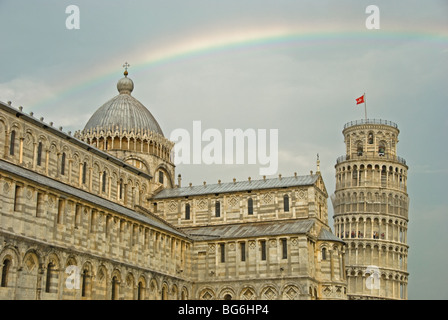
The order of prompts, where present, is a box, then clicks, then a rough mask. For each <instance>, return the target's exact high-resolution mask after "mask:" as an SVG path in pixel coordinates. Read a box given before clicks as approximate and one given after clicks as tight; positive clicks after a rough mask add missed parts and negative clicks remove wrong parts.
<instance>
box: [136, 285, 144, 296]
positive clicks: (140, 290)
mask: <svg viewBox="0 0 448 320" xmlns="http://www.w3.org/2000/svg"><path fill="white" fill-rule="evenodd" d="M143 299H144V296H143V283H142V282H141V281H140V282H139V283H138V289H137V300H143Z"/></svg>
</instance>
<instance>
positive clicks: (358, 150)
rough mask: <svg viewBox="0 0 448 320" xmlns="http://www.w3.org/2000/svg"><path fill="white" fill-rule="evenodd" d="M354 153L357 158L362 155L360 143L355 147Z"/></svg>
mask: <svg viewBox="0 0 448 320" xmlns="http://www.w3.org/2000/svg"><path fill="white" fill-rule="evenodd" d="M356 153H357V155H358V156H362V154H363V148H362V143H361V142H358V144H357V145H356Z"/></svg>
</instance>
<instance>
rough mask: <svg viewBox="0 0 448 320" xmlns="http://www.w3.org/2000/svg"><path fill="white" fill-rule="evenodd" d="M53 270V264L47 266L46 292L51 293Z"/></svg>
mask: <svg viewBox="0 0 448 320" xmlns="http://www.w3.org/2000/svg"><path fill="white" fill-rule="evenodd" d="M52 269H53V263H51V262H50V263H49V264H48V266H47V277H46V280H45V292H50V288H51V275H52Z"/></svg>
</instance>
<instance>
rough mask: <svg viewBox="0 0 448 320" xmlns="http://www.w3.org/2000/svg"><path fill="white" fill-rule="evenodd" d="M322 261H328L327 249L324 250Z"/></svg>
mask: <svg viewBox="0 0 448 320" xmlns="http://www.w3.org/2000/svg"><path fill="white" fill-rule="evenodd" d="M322 260H327V249H326V248H322Z"/></svg>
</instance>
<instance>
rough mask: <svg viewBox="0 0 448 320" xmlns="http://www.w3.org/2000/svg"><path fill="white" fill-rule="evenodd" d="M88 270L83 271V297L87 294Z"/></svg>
mask: <svg viewBox="0 0 448 320" xmlns="http://www.w3.org/2000/svg"><path fill="white" fill-rule="evenodd" d="M87 272H88V271H87V270H84V271H83V272H82V276H81V277H82V282H81V297H85V296H86V285H87V276H88V275H87Z"/></svg>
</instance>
